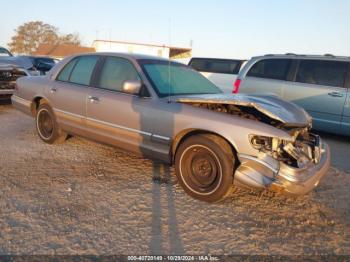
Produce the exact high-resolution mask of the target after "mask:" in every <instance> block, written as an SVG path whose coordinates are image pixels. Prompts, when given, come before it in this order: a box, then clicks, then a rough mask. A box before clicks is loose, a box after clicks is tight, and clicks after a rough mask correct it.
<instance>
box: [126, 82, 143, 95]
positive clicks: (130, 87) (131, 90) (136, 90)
mask: <svg viewBox="0 0 350 262" xmlns="http://www.w3.org/2000/svg"><path fill="white" fill-rule="evenodd" d="M141 87H142V82H141V81H138V80H131V81H125V82H124V83H123V92H125V93H128V94H132V95H138V94H140V90H141Z"/></svg>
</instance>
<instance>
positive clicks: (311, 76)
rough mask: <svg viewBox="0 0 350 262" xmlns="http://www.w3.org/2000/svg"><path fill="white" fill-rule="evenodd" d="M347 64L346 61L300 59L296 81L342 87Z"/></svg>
mask: <svg viewBox="0 0 350 262" xmlns="http://www.w3.org/2000/svg"><path fill="white" fill-rule="evenodd" d="M348 66H349V64H348V63H347V62H337V61H318V60H301V61H300V64H299V69H298V73H297V77H296V82H300V83H307V84H315V85H325V86H336V87H344V83H345V78H346V74H347V71H348Z"/></svg>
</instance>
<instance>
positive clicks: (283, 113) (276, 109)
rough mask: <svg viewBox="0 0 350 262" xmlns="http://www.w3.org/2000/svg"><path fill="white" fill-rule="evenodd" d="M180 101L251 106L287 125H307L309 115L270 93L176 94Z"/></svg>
mask: <svg viewBox="0 0 350 262" xmlns="http://www.w3.org/2000/svg"><path fill="white" fill-rule="evenodd" d="M175 100H176V101H177V102H180V103H210V104H232V105H237V106H247V107H253V108H255V109H256V110H258V111H260V112H261V113H263V114H265V115H267V116H269V117H271V118H273V119H275V120H278V121H280V122H282V123H284V124H286V125H288V126H308V125H310V124H311V122H312V118H311V117H310V115H309V114H308V113H307V112H306V111H305V110H304V109H303V108H301V107H299V106H297V105H295V104H293V103H291V102H288V101H284V100H282V99H280V98H279V97H277V96H272V95H245V94H204V95H184V96H176V97H175Z"/></svg>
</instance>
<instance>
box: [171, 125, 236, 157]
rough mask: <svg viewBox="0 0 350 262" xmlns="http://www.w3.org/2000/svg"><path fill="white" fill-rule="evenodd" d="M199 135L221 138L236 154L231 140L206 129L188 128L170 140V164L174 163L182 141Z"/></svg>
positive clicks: (234, 145)
mask: <svg viewBox="0 0 350 262" xmlns="http://www.w3.org/2000/svg"><path fill="white" fill-rule="evenodd" d="M199 134H211V135H216V136H218V137H220V138H222V139H223V140H225V141H226V142H227V143H228V144H229V146H230V147H231V149H232V151H233V152H234V153H237V152H238V151H237V147H236V144H235V143H234V141H233V140H232V139H229V138H228V137H226V136H225V135H223V134H220V133H219V132H216V131H211V130H206V129H201V128H189V129H186V130H182V131H181V132H180V133H178V134H177V135H176V136H175V138H174V139H173V140H172V143H171V163H174V160H175V155H176V151H177V149H178V148H179V146H180V144H181V143H182V142H183V141H185V140H186V139H187V138H189V137H191V136H195V135H199Z"/></svg>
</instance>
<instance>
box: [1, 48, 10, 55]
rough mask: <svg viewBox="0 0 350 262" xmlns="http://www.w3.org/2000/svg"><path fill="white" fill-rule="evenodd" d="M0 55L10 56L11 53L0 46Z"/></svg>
mask: <svg viewBox="0 0 350 262" xmlns="http://www.w3.org/2000/svg"><path fill="white" fill-rule="evenodd" d="M0 56H12V54H11V53H10V52H9V51H7V50H6V49H5V48H3V47H0Z"/></svg>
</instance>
